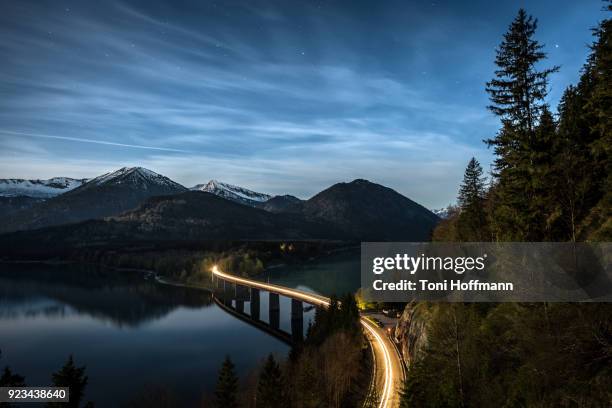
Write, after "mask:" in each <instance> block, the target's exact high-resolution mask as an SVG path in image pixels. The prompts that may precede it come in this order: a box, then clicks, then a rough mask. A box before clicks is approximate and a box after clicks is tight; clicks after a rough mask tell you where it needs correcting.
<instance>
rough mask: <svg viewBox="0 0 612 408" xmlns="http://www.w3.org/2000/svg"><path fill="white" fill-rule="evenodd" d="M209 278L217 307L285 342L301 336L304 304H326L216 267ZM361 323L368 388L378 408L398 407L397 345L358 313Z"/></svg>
mask: <svg viewBox="0 0 612 408" xmlns="http://www.w3.org/2000/svg"><path fill="white" fill-rule="evenodd" d="M212 277H213V287H214V292H215V301H216V302H217V304H219V306H221V307H222V308H223V309H224V310H226V311H227V312H229V313H231V314H233V315H235V316H236V317H238V318H240V319H242V320H244V321H246V322H248V323H249V324H252V325H254V326H256V327H258V328H260V329H262V330H264V331H266V332H268V333H270V334H271V335H273V336H275V337H277V338H279V339H281V340H282V341H285V342H286V343H289V344H291V343H293V342H295V341H301V340H302V339H303V336H304V332H303V331H304V329H303V327H304V317H303V312H304V303H306V304H310V305H313V306H315V307H328V306H329V303H330V300H329V298H327V297H325V296H321V295H317V294H314V293H308V292H304V291H301V290H297V289H291V288H287V287H284V286H279V285H273V284H270V283H265V282H259V281H255V280H251V279H246V278H242V277H239V276H235V275H231V274H228V273H225V272H222V271H220V270H219V268H218V267H216V266H215V267H213V269H212ZM261 292H267V293H268V296H269V300H268V308H269V319H268V320H269V323H265V322H263V321H261V320H260V316H259V314H260V301H261ZM279 296H285V297H287V298H289V299H291V334H288V333H286V332H284V331H282V330H280V328H279V323H280V300H279ZM245 302H249V309H250V310H249V315H247V314H246V313H245V308H244V303H245ZM361 325H362V326H363V328H364V332H365V334H366V338H367V339H368V341H369V342H370V346H371V348H372V352H373V354H374V373H373V382H372V387H373V388H374V389H376V390H377V391H378V392H377V394H378V397H379V404H378V408H395V407H398V406H399V389H400V387H401V384H402V382H403V380H404V368H403V365H402V361H401V358H400V356H399V353H398V351H397V348H396V347H395V345H394V344H393V342H392V340H391V339H390V338H389V336H388V335H387V333H385V332H384V330H382V329H381V328H379V327H378V326H377V325H376V324H375V323H374V322H372V321H371V320H369V319H368V318H366V317H363V316H362V317H361Z"/></svg>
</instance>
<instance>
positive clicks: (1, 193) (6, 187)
mask: <svg viewBox="0 0 612 408" xmlns="http://www.w3.org/2000/svg"><path fill="white" fill-rule="evenodd" d="M86 181H87V179H73V178H69V177H53V178H50V179H48V180H38V179H36V180H24V179H0V197H16V196H25V197H32V198H51V197H55V196H57V195H59V194H63V193H66V192H68V191H70V190H73V189H75V188H77V187H80V186H81V185H82V184H83V183H85V182H86Z"/></svg>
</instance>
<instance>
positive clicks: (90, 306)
mask: <svg viewBox="0 0 612 408" xmlns="http://www.w3.org/2000/svg"><path fill="white" fill-rule="evenodd" d="M358 260H359V258H358V256H347V255H336V256H333V257H329V258H324V259H322V260H318V261H313V262H307V263H305V264H301V265H292V266H285V267H279V268H273V269H272V270H271V271H269V272H267V273H266V274H264V275H262V276H261V277H260V278H261V279H266V280H270V281H271V282H274V283H278V284H282V285H287V286H291V287H299V288H302V289H305V290H310V291H316V292H319V293H323V294H330V293H333V292H335V290H334V288H339V289H341V292H346V291H348V290H353V291H354V290H355V289H356V287H355V282H356V284H357V286H358V284H359V269H358V266H359V264H358ZM355 265H356V266H355ZM343 274H347V275H345V277H348V276H350V278H347V279H342V275H343ZM347 282H348V283H347ZM338 292H339V293H340V291H338ZM261 303H262V315H261V318H262V320H264V321H266V320H267V312H265V311H267V296H262V299H261ZM246 310H248V307H247V308H246ZM289 310H290V301H289V299H284V298H282V297H281V311H282V313H281V329H284V330H287V331H289V330H290V327H291V322H290V316H289V313H288V311H289ZM285 311H287V312H285ZM312 316H313V311H309V312H307V313H306V318H305V325H306V324H307V323H308V319H310V318H312ZM0 350H1V351H2V355H1V357H0V367H2V368H3V367H4V366H5V365H9V366H10V367H11V369H12V370H13V371H14V372H16V373H19V374H20V375H23V376H25V378H26V383H27V384H28V385H30V386H35V385H36V386H46V385H49V384H50V378H51V373H52V372H54V371H56V370H58V369H59V368H60V367H61V366H62V365H63V364H64V363H65V361H66V360H67V358H68V356H69V355H70V354H73V355H74V359H75V361H76V363H77V365H86V366H87V375H88V377H89V385H88V386H87V390H86V398H85V400H91V401H93V402H94V403H95V404H96V406H100V407H106V406H117V405H119V404H120V403H123V402H126V401H129V400H130V399H131V398H133V396H134V395H135V394H136V393H139V392H143V391H145V390H147V389H150V388H151V387H153V386H162V387H164V388H166V389H168V390H171V392H172V393H173V394H174V395H176V396H180V397H179V399H180V402H181V404H182V405H197V404H198V402H199V401H200V400H201V399H202V396H203V395H204V394H205V393H206V394H208V395H210V394H211V393H212V391H213V390H214V385H215V382H216V378H217V371H218V369H219V367H220V365H221V362H222V360H223V358H224V357H225V355H230V356H231V358H232V360H233V362H234V363H235V364H236V367H237V371H238V373H239V374H240V376H241V378H242V379H243V380H244V379H246V378H247V377H248V376H249V374H250V373H253V372H254V371H255V370H256V368H257V367H258V366H259V365H260V364H261V361H262V360H263V359H264V358H265V357H266V356H267V355H268V354H269V353H273V354H275V355H277V356H278V357H279V358H283V357H285V356H286V354H287V352H288V351H289V346H288V345H286V344H285V343H283V342H281V341H280V340H278V339H276V338H274V337H271V336H270V335H268V334H266V333H264V332H262V331H260V330H258V329H257V328H255V327H253V326H251V325H249V324H247V323H245V322H243V321H241V320H239V319H236V318H235V317H233V316H231V315H230V314H228V313H227V312H225V311H223V310H222V309H221V308H219V307H218V306H217V305H216V304H215V303H214V302H213V301H212V299H211V296H210V294H209V293H208V292H206V291H203V290H198V289H191V288H182V287H174V286H167V285H162V284H158V283H156V282H155V281H152V280H145V279H144V278H143V275H142V274H141V273H137V272H117V271H110V270H105V269H100V268H96V267H92V266H84V265H42V264H0Z"/></svg>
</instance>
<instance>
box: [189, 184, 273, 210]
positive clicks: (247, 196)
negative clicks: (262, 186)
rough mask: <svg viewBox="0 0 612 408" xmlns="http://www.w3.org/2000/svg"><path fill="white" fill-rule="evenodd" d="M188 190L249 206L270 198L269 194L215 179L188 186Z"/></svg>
mask: <svg viewBox="0 0 612 408" xmlns="http://www.w3.org/2000/svg"><path fill="white" fill-rule="evenodd" d="M190 190H194V191H204V192H207V193H212V194H215V195H217V196H219V197H222V198H225V199H227V200H230V201H234V202H237V203H241V204H246V205H250V206H257V205H258V204H259V203H263V202H265V201H268V200H269V199H270V198H272V196H271V195H269V194H264V193H258V192H256V191H252V190H249V189H246V188H244V187H239V186H234V185H232V184H228V183H222V182H220V181H217V180H210V181H209V182H208V183H206V184H198V185H195V186H193V187H192V188H190Z"/></svg>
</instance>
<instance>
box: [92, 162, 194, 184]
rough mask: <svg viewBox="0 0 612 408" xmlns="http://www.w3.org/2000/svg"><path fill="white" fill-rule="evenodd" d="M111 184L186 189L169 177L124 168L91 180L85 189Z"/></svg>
mask: <svg viewBox="0 0 612 408" xmlns="http://www.w3.org/2000/svg"><path fill="white" fill-rule="evenodd" d="M109 184H125V185H138V186H141V187H143V188H145V189H146V188H147V186H148V185H150V184H154V185H157V186H163V187H173V188H175V187H176V188H184V187H182V186H181V185H180V184H178V183H176V182H174V181H172V180H171V179H169V178H168V177H166V176H162V175H161V174H158V173H155V172H154V171H151V170H149V169H145V168H144V167H122V168H120V169H118V170H115V171H111V172H108V173H105V174H103V175H101V176H98V177H96V178H93V179H91V180H90V181H88V182H87V183H86V184H85V185H84V186H83V188H89V187H94V186H102V185H109Z"/></svg>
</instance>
